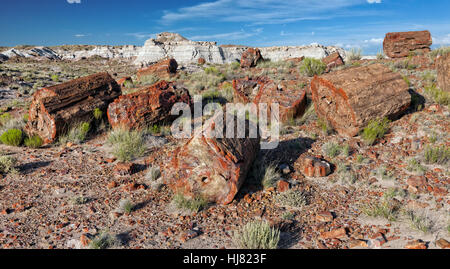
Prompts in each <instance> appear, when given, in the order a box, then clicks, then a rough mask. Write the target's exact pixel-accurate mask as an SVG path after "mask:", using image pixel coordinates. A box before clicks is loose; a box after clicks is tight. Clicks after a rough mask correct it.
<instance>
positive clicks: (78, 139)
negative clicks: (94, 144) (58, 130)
mask: <svg viewBox="0 0 450 269" xmlns="http://www.w3.org/2000/svg"><path fill="white" fill-rule="evenodd" d="M90 129H91V124H90V123H89V122H82V123H79V124H77V125H75V126H74V127H72V129H70V130H69V132H68V133H67V134H66V135H63V136H61V137H60V138H59V143H60V144H61V145H65V144H67V143H68V142H72V143H77V144H79V143H82V142H83V141H84V140H85V139H86V136H87V134H88V133H89V130H90Z"/></svg>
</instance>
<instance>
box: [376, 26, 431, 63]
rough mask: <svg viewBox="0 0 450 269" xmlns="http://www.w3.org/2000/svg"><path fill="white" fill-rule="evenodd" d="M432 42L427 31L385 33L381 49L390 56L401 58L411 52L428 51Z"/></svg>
mask: <svg viewBox="0 0 450 269" xmlns="http://www.w3.org/2000/svg"><path fill="white" fill-rule="evenodd" d="M432 43H433V40H432V39H431V34H430V32H429V31H414V32H397V33H387V34H386V37H385V38H384V42H383V49H384V54H386V55H387V56H388V57H390V58H402V57H407V56H409V54H410V53H411V52H429V51H430V46H431V44H432Z"/></svg>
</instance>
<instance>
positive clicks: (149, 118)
mask: <svg viewBox="0 0 450 269" xmlns="http://www.w3.org/2000/svg"><path fill="white" fill-rule="evenodd" d="M178 102H180V103H181V102H182V103H186V104H188V105H189V106H190V105H191V97H190V95H189V92H188V90H186V89H184V88H178V87H177V85H176V83H174V82H166V81H161V82H158V83H156V84H154V85H152V86H150V87H147V88H143V89H141V90H139V91H137V92H134V93H130V94H126V95H122V96H120V97H119V98H117V99H116V100H115V101H114V102H112V103H111V104H110V105H109V107H108V120H109V123H110V124H111V126H112V127H113V128H117V127H125V128H127V129H140V128H145V127H148V126H152V125H153V124H157V123H160V122H163V121H167V120H169V121H170V120H171V119H173V118H174V116H172V115H170V111H171V109H172V107H173V105H174V104H176V103H178Z"/></svg>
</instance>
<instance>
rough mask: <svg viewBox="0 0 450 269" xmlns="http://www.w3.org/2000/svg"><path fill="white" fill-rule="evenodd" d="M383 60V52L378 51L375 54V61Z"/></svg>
mask: <svg viewBox="0 0 450 269" xmlns="http://www.w3.org/2000/svg"><path fill="white" fill-rule="evenodd" d="M384 58H386V56H385V55H384V53H383V52H381V51H379V52H378V53H377V60H383V59H384Z"/></svg>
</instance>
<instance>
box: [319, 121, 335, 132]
mask: <svg viewBox="0 0 450 269" xmlns="http://www.w3.org/2000/svg"><path fill="white" fill-rule="evenodd" d="M317 126H318V127H319V128H320V130H322V133H323V134H325V135H330V134H331V133H332V132H333V127H331V125H330V124H329V123H328V121H327V120H324V119H320V118H319V119H317Z"/></svg>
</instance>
